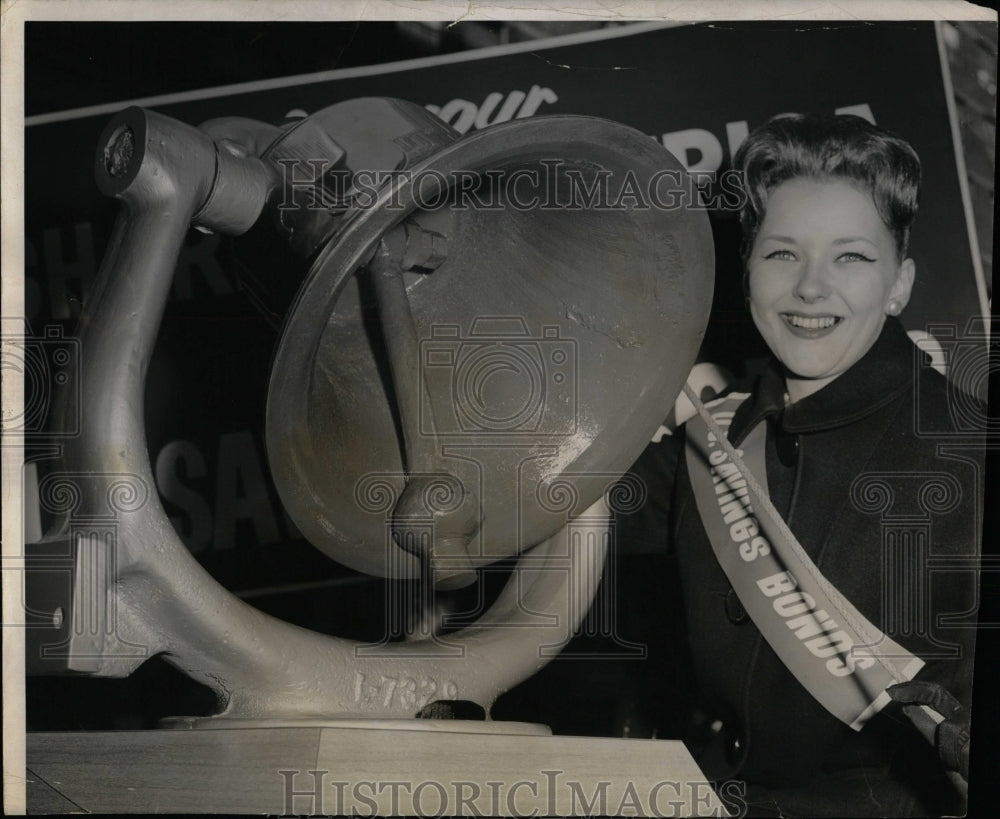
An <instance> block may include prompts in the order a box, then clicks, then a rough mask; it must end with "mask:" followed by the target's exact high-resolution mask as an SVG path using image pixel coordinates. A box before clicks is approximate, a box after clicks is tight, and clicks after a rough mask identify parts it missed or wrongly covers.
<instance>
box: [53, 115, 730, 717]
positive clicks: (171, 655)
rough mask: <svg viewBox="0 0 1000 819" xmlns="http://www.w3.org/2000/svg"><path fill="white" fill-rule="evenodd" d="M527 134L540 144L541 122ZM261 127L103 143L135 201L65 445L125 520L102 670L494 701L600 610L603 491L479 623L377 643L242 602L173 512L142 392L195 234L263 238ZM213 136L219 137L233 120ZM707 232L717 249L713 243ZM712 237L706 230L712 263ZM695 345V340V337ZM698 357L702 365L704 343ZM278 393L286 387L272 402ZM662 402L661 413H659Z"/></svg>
mask: <svg viewBox="0 0 1000 819" xmlns="http://www.w3.org/2000/svg"><path fill="white" fill-rule="evenodd" d="M258 126H259V127H258ZM521 127H523V128H524V129H525V134H526V135H528V136H532V137H537V136H539V135H540V133H541V131H540V130H539V129H543V128H544V124H543V123H540V122H538V121H535V122H533V123H532V124H531V125H530V126H528V125H527V124H526V123H522V124H521ZM248 129H249V131H251V132H253V133H252V134H251V137H250V138H248V139H247V140H246V142H247V144H245V145H242V146H241V145H240V144H238V142H230V141H227V140H226V139H221V138H220V139H219V141H217V142H216V141H213V139H212V137H211V136H209V134H208V133H206V132H205V131H203V130H199V129H196V128H192V127H190V126H187V125H184V124H182V123H179V122H177V121H174V120H171V119H169V118H167V117H164V116H161V115H159V114H156V113H154V112H150V111H143V110H141V109H137V108H132V109H128V110H127V111H125V112H123V113H122V114H120V115H119V116H118V117H117V118H116V119H115V120H113V121H112V122H111V123H110V124H109V125H108V127H107V128H106V129H105V132H104V134H103V136H102V138H101V142H100V145H99V149H98V155H97V177H98V183H99V186H100V187H101V189H102V191H103V192H105V193H106V194H108V195H111V196H114V197H116V198H118V199H119V200H121V202H122V204H123V211H122V214H121V216H120V217H119V221H118V223H117V224H116V228H115V231H114V234H113V237H112V239H111V242H110V244H109V248H108V251H107V255H106V257H105V260H104V262H103V264H102V266H101V269H100V271H99V274H98V279H97V282H96V284H95V287H94V290H93V295H92V296H91V297H90V299H89V301H88V303H87V305H86V307H85V310H84V313H83V315H82V317H81V330H80V337H81V345H82V349H83V360H82V365H81V392H80V395H81V406H80V407H79V408H71V410H72V411H76V412H78V414H79V417H80V419H81V434H80V435H79V437H77V438H75V439H73V440H72V441H70V442H69V443H67V445H66V449H65V460H66V466H67V469H68V471H69V472H70V473H72V474H74V475H78V476H80V477H81V480H80V481H79V488H78V491H79V493H80V494H79V497H77V498H75V506H74V510H73V515H74V516H76V517H79V518H83V519H88V520H89V519H94V520H96V519H99V518H101V516H102V515H103V516H107V510H108V506H109V504H110V505H111V506H112V507H113V508H114V509H115V511H116V514H117V517H116V539H115V545H114V549H115V554H114V558H115V563H114V569H113V572H112V575H113V576H112V577H111V578H109V582H108V586H107V601H106V603H107V611H108V612H109V621H110V623H111V625H112V627H113V633H109V634H107V635H105V637H104V648H103V650H102V651H101V656H100V658H99V660H98V661H97V663H96V665H95V666H92V667H91V668H89V669H88V670H90V671H91V673H94V674H96V675H99V676H126V675H128V674H129V673H131V672H132V671H133V670H135V668H137V667H138V665H140V664H141V663H142V662H143V661H144V660H145V659H146V658H148V657H149V656H152V655H153V654H162V655H164V656H165V658H166V659H167V660H168V661H169V662H171V663H172V664H174V665H175V666H177V667H178V668H180V669H181V670H182V671H184V672H185V673H186V674H188V675H189V676H190V677H192V678H193V679H195V680H197V681H199V682H201V683H203V684H205V685H207V686H209V687H210V688H212V689H213V690H215V691H216V692H217V694H218V696H219V700H220V705H221V708H222V710H221V713H220V715H219V716H220V717H222V718H225V719H226V720H254V719H261V718H266V719H268V720H275V719H278V720H296V719H304V718H313V719H315V718H326V719H330V718H332V717H338V716H367V717H376V716H377V717H383V718H395V717H413V716H415V714H416V713H417V712H418V711H420V709H421V708H422V707H423V706H424V705H426V704H427V703H429V702H432V701H434V700H470V701H473V702H476V703H478V704H480V705H482V706H484V707H485V708H487V709H488V708H489V707H490V706H491V705H492V703H493V701H494V700H495V698H496V697H497V696H498V695H499V694H500V693H502V692H503V691H505V690H507V689H509V688H511V687H512V686H514V685H516V684H517V683H518V682H520V681H521V680H523V679H525V678H526V677H528V676H529V675H531V674H532V673H534V672H535V671H537V670H538V669H540V668H541V667H542V666H543V665H544V664H545V663H546V662H547V661H548V660H549V659H550V658H551V657H552V656H555V655H556V654H557V653H558V650H559V648H560V647H561V646H562V645H564V644H565V643H566V642H567V641H568V640H569V638H570V637H571V636H572V634H573V633H574V631H575V630H576V628H577V627H578V625H579V623H580V622H581V620H582V618H583V616H584V615H585V614H586V612H587V610H588V608H589V605H590V602H591V600H592V599H593V597H594V594H595V592H596V589H597V587H598V585H599V583H600V577H601V571H602V567H603V564H604V558H605V555H606V550H607V543H608V526H609V512H608V509H607V507H606V505H605V502H604V499H603V497H601V496H599V495H598V497H597V499H596V501H595V502H594V503H593V505H592V506H590V507H589V508H588V509H587V510H586V511H585V512H584V514H582V515H580V516H579V517H577V518H576V519H575V520H572V521H571V522H570V523H569V524H568V525H566V526H565V528H563V529H562V530H560V531H558V532H556V533H555V534H554V535H552V536H551V537H548V538H547V539H545V540H544V542H542V543H540V545H538V546H537V547H535V548H534V549H531V550H530V551H529V552H527V553H526V554H524V555H523V556H522V557H521V558H520V561H519V564H518V568H517V570H516V571H515V573H514V577H513V578H512V580H511V582H509V583H508V585H507V587H506V588H505V589H504V590H503V591H502V592H501V594H500V596H499V598H498V599H497V601H496V602H495V603H494V605H493V606H492V607H491V608H490V609H489V611H488V612H487V613H486V614H485V615H484V616H483V617H482V618H481V619H480V620H479V621H477V623H476V625H474V626H472V627H469V628H466V629H464V630H462V631H460V632H457V633H455V634H452V635H448V636H447V638H446V639H436V638H433V637H429V638H427V639H423V640H414V641H409V642H402V643H389V644H384V645H374V646H373V645H368V646H365V645H361V644H359V643H356V642H353V641H348V640H343V639H338V638H334V637H328V636H325V635H320V634H316V633H313V632H310V631H308V630H306V629H303V628H299V627H297V626H293V625H290V624H288V623H285V622H282V621H280V620H277V619H275V618H273V617H270V616H268V615H265V614H263V613H262V612H260V611H258V610H256V609H254V608H252V607H251V606H249V605H247V604H246V603H244V602H242V601H241V600H239V599H238V598H236V597H235V596H234V595H232V594H231V593H229V592H228V591H227V590H226V589H225V588H223V587H222V586H221V585H220V584H219V583H217V582H216V581H215V580H214V579H212V578H211V577H210V576H209V575H208V574H207V572H205V571H204V570H203V569H202V568H201V566H200V565H199V564H198V562H197V561H196V560H195V559H194V557H192V555H191V554H190V553H189V552H188V550H187V549H186V547H185V546H184V545H183V543H182V542H181V540H180V538H179V537H178V535H177V534H176V532H175V531H174V528H173V526H172V525H171V523H170V521H169V519H168V518H167V515H166V513H165V511H164V509H163V507H162V506H161V504H160V501H159V498H158V495H157V493H156V491H155V484H154V480H153V475H152V471H151V467H150V462H149V453H148V450H147V446H146V439H145V430H144V416H143V396H144V385H145V376H146V371H147V367H148V363H149V360H150V356H151V354H152V350H153V346H154V343H155V340H156V337H157V334H158V329H159V324H160V321H161V318H162V314H163V309H164V305H165V302H166V299H167V295H168V291H169V288H170V284H171V278H172V275H173V270H174V267H175V265H176V262H177V257H178V253H179V250H180V247H181V244H182V242H183V240H184V237H185V234H186V232H187V230H188V228H189V226H190V225H191V224H194V225H196V226H200V227H204V228H206V229H210V230H214V231H218V232H222V233H227V234H232V235H238V234H240V233H243V232H245V231H247V230H249V228H250V227H251V226H253V224H254V223H255V222H256V221H257V219H258V217H259V215H260V213H261V211H262V209H263V208H264V207H265V204H266V202H267V201H268V197H269V196H270V195H271V194H272V193H273V192H274V191H275V189H276V188H277V187H278V186H279V185H280V184H281V179H280V178H279V175H278V173H277V169H276V167H275V165H274V164H272V163H269V162H267V161H265V160H262V159H261V158H259V157H258V156H256V155H254V154H255V153H257V152H259V150H260V147H261V145H262V144H263V143H265V142H266V141H267V139H268V138H269V137H270V136H273V134H274V131H273V130H269V129H270V126H265V125H263V124H260V123H257V124H253V127H250V126H246V127H244V128H243V129H239V128H238V129H237V130H241V132H242V133H244V134H245V133H247V130H248ZM209 130H210V131H211V132H212V133H213V134H214V135H215V136H216V137H221V136H223V135H224V134H225V132H226V127H225V122H221V123H215V124H212V125H211V126H210V127H209ZM487 139H488V137H486V136H484V135H480V136H479V138H478V140H477V139H470V140H469V143H470V147H461V146H459V147H455V148H454V150H452V151H451V152H450V153H449V163H448V164H449V166H450V167H461V165H460V164H459V163H462V162H465V161H467V160H469V159H470V157H471V156H472V155H474V152H475V150H476V144H477V142H478V143H482V142H483V141H484V140H487ZM463 144H464V141H463ZM247 145H249V147H247ZM550 147H553V148H556V147H558V146H557V145H555V144H553V145H551V146H550ZM265 157H266V153H265ZM701 216H702V219H703V223H699V230H701V231H702V234H705V233H706V232H707V219H704V215H703V214H702V215H701ZM401 218H402V217H401V216H400V215H398V214H397V215H395V216H391V215H386V214H385V213H384V212H383V211H381V210H379V209H377V208H375V209H370V210H368V211H366V212H365V213H364V214H361V215H360V216H358V217H357V218H355V219H353V220H348V222H347V227H346V229H345V230H344V232H343V234H342V235H341V236H340V237H339V238H338V240H337V242H335V243H330V244H328V245H327V246H326V250H324V251H322V252H321V253H320V255H319V257H318V261H317V262H316V264H314V267H313V272H314V273H315V271H316V270H317V269H319V268H320V267H322V266H325V265H329V264H331V259H332V260H333V262H335V263H336V264H337V265H338V268H337V269H338V270H339V271H342V273H341V274H340V278H339V280H338V283H337V284H336V286H335V287H334V288H332V290H333V291H339V288H340V287H341V286H342V284H343V280H344V279H345V278H346V277H347V275H348V274H349V273H351V272H352V271H353V270H354V269H356V267H357V265H358V264H360V263H363V262H364V260H365V258H367V257H369V256H370V252H371V250H372V245H373V241H375V240H377V239H378V237H379V236H380V235H383V234H384V233H386V232H387V231H388V230H390V229H391V228H392V226H393V224H394V223H395V222H398V221H399V220H400V219H401ZM372 237H374V240H373V239H372ZM698 241H700V242H702V244H704V235H701V236H700V237H699V239H698ZM710 241H711V240H710V234H709V237H708V243H709V244H708V247H709V252H708V259H707V260H708V261H709V262H710V261H711V244H710ZM311 276H312V278H310V280H309V282H308V284H307V285H306V287H303V289H302V291H300V295H299V302H298V304H299V306H302V305H307V306H306V308H305V312H306V313H308V315H309V316H311V317H315V318H316V320H317V321H325V319H324V318H323V315H322V314H323V312H324V311H329V310H330V309H331V307H332V305H333V303H334V301H335V300H336V292H331V291H330V290H328V291H327V292H324V293H322V294H321V296H319V295H318V294H317V288H318V287H319V285H318V283H317V278H316V276H315V275H313V274H311ZM310 288H311V293H310V294H309V295H305V294H306V293H307V291H309V290H310ZM708 290H709V293H708V297H707V298H706V297H705V295H704V292H702V293H701V296H700V300H699V298H695V299H694V302H695V303H694V305H693V306H691V305H688V306H687V307H686V308H685V310H687V312H688V314H690V315H694V316H695V319H694V321H695V323H696V324H697V323H698V322H699V321H700V322H701V330H703V328H704V323H705V321H707V312H708V303H709V302H710V285H709V287H708ZM310 299H315V300H314V301H313V300H310ZM702 319H704V320H702ZM690 343H692V342H689V344H690ZM693 344H694V348H695V349H696V348H697V338H696V339H695V340H694V342H693ZM289 352H290V351H289V350H288V349H287V348H286V355H287V354H289ZM684 352H685V351H682V353H681V355H680V357H681V358H684V357H685V355H684ZM686 352H687V354H688V355H687V357H689V358H690V359H691V361H693V357H694V352H693V351H691V350H688V351H686ZM306 355H307V357H308V356H309V355H310V353H309V352H308V351H307V352H306ZM688 363H690V362H688ZM679 369H683V372H679V373H678V374H677V376H676V377H674V378H672V380H671V379H668V381H669V383H668V384H667V385H666V386H665V387H664V386H663V384H661V385H660V386H661V387H663V388H664V389H666V390H668V391H669V390H671V389H673V390H674V392H676V391H677V390H679V388H680V384H682V383H683V378H684V375H685V374H686V372H687V368H686V367H685V368H679ZM279 373H280V375H279V388H280V378H283V377H287V376H289V374H291V377H294V378H298V377H302V371H301V370H300V369H297V368H294V367H292V368H289V367H287V366H286V367H285V368H284V369H283V370H279V371H276V374H279ZM674 381H676V382H677V383H676V387H675V386H674V384H673V382H674ZM274 389H275V387H274V384H272V396H273V394H274ZM656 412H657V409H653V410H652V413H653V415H651V416H650V417H651V418H653V419H654V420H655V421H656V422H658V421H659V420H660V419H659V417H658V416H655V413H656ZM647 414H649V410H648V409H647ZM654 416H655V417H654ZM647 420H648V419H647ZM295 422H297V418H292V419H290V423H292V424H294V423H295ZM653 426H654V427H655V423H654V424H653ZM644 434H645V433H644V432H640V433H639V437H640V438H641V436H642V435H644ZM269 444H270V442H269ZM602 446H604V447H605V449H606V448H607V447H608V446H609V443H608V442H607V441H606V440H605V443H604V444H602ZM269 449H270V446H269ZM624 457H631V456H629V455H626V456H624ZM625 466H627V463H625ZM622 468H624V467H622ZM588 503H589V500H588ZM71 523H72V521H71V520H70V516H69V515H66V516H65V517H64V518H63V519H62V520H61V522H60V526H59V527H57V531H56V532H55V533H54V534H55V535H59V534H60V532H61V533H62V534H63V535H65V534H66V533H68V532H70V530H71ZM51 537H52V535H50V538H51ZM77 545H78V547H81V548H82V546H83V545H84V544H80V543H78V544H77ZM399 576H404V575H403V574H402V573H401V574H400V575H399ZM195 723H197V721H195ZM195 723H191V722H188V723H183V724H195Z"/></svg>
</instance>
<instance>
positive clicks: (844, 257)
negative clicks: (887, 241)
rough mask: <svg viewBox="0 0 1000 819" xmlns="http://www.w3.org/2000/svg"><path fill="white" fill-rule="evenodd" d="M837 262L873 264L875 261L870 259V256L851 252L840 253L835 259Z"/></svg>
mask: <svg viewBox="0 0 1000 819" xmlns="http://www.w3.org/2000/svg"><path fill="white" fill-rule="evenodd" d="M837 261H839V262H874V261H875V260H874V259H873V258H871V257H870V256H866V255H865V254H864V253H857V252H854V251H852V252H850V253H841V254H840V255H839V256H838V257H837Z"/></svg>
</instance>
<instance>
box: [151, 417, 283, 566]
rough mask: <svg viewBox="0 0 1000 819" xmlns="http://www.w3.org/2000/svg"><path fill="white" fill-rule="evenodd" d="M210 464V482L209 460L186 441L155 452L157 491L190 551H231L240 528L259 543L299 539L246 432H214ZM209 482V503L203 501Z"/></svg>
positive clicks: (194, 445) (168, 445) (207, 491)
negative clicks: (215, 438)
mask: <svg viewBox="0 0 1000 819" xmlns="http://www.w3.org/2000/svg"><path fill="white" fill-rule="evenodd" d="M214 463H215V465H216V469H215V475H214V480H213V475H212V474H211V469H210V467H209V460H208V459H206V457H205V455H204V453H203V452H202V451H201V449H199V447H198V445H197V444H195V443H193V442H192V441H171V442H169V443H167V444H166V445H165V446H164V447H163V448H162V449H161V450H160V452H159V453H158V454H157V456H156V467H155V475H156V486H157V489H158V490H159V493H160V497H161V498H163V500H164V502H165V505H166V507H167V511H168V513H169V514H170V522H171V523H172V524H173V526H174V529H175V530H176V531H177V534H178V535H179V536H180V538H181V540H183V541H184V544H185V545H186V546H187V548H188V549H189V550H190V551H191V552H192V553H194V554H197V553H199V552H201V551H204V550H205V549H208V548H212V549H214V550H217V551H218V550H223V549H232V548H234V547H235V546H236V545H237V543H238V542H239V541H240V537H239V534H240V531H241V530H249V531H250V532H252V533H253V537H254V539H255V542H256V543H258V544H260V545H263V544H266V543H278V542H280V541H282V540H283V539H285V538H286V537H287V538H291V539H297V538H301V537H302V534H301V533H300V532H299V531H298V529H297V528H296V527H295V525H294V524H293V523H292V521H291V520H290V519H289V518H288V517H287V516H286V515H285V514H284V511H283V510H282V509H281V507H280V505H279V504H276V503H275V502H274V501H273V500H272V497H271V492H270V490H269V489H268V484H267V480H266V478H265V467H264V463H263V459H262V458H261V453H260V451H259V448H258V447H257V445H256V443H255V440H254V437H253V435H252V433H251V432H250V431H249V430H242V431H239V432H227V433H223V434H222V435H220V436H219V443H218V450H217V453H216V458H215V462H214ZM213 486H214V489H215V497H214V501H215V503H214V506H213V505H212V504H210V503H209V498H210V497H211V496H212V487H213ZM282 527H283V528H284V532H285V534H282ZM248 533H249V532H248Z"/></svg>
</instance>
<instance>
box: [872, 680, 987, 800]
mask: <svg viewBox="0 0 1000 819" xmlns="http://www.w3.org/2000/svg"><path fill="white" fill-rule="evenodd" d="M888 691H889V695H890V696H891V697H892V698H893V700H895V701H896V702H898V703H899V704H900V705H902V706H903V711H904V712H905V713H906V715H907V716H908V717H910V718H911V719H912V720H913V721H914V724H915V725H917V728H918V729H920V731H921V733H925V728H924V726H922V725H921V721H923V722H924V725H925V726H927V730H929V731H931V732H932V733H930V734H925V735H927V736H928V739H930V740H931V742H932V743H933V745H934V747H935V748H936V749H937V752H938V757H939V758H940V759H941V763H942V765H944V769H945V770H946V771H956V772H957V773H958V774H959V775H960V776H961V777H962V779H964V780H965V781H966V782H968V781H969V736H970V728H971V723H972V714H971V713H970V711H969V709H968V708H965V707H964V706H963V705H962V703H960V702H959V701H958V700H957V699H955V697H954V696H952V694H951V693H950V692H949V691H948V690H947V689H946V688H945V687H944V686H941V685H938V684H937V683H933V682H922V681H916V680H911V681H910V682H904V683H898V684H897V685H894V686H892V687H890V688H889V689H888ZM920 706H926V707H927V708H929V709H931V710H932V711H934V712H935V713H936V714H937V715H939V716H940V717H941V719H940V721H939V720H938V719H936V718H935V717H933V716H932V715H929V714H927V712H926V711H923V709H922V708H921V707H920ZM921 712H922V713H923V716H920V714H921ZM935 723H936V725H935Z"/></svg>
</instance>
